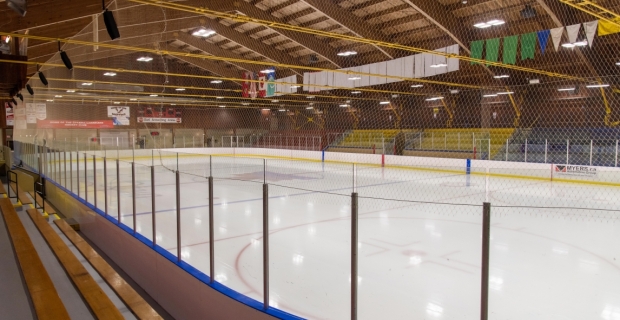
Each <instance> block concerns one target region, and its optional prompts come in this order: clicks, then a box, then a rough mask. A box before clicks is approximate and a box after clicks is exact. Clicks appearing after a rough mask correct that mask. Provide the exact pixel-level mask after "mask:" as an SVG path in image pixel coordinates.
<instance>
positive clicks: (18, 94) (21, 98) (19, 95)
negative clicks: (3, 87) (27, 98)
mask: <svg viewBox="0 0 620 320" xmlns="http://www.w3.org/2000/svg"><path fill="white" fill-rule="evenodd" d="M17 97H18V98H19V100H21V101H24V96H23V95H22V94H21V93H17Z"/></svg>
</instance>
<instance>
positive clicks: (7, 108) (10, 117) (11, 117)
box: [4, 102, 15, 126]
mask: <svg viewBox="0 0 620 320" xmlns="http://www.w3.org/2000/svg"><path fill="white" fill-rule="evenodd" d="M4 112H5V114H6V125H7V126H12V125H13V124H14V123H15V114H14V113H13V107H12V106H11V104H10V103H8V102H5V103H4Z"/></svg>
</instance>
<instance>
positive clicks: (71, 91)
mask: <svg viewBox="0 0 620 320" xmlns="http://www.w3.org/2000/svg"><path fill="white" fill-rule="evenodd" d="M67 92H68V93H74V92H75V90H67Z"/></svg>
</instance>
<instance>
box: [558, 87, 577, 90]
mask: <svg viewBox="0 0 620 320" xmlns="http://www.w3.org/2000/svg"><path fill="white" fill-rule="evenodd" d="M573 90H575V88H574V87H573V88H560V89H558V91H573Z"/></svg>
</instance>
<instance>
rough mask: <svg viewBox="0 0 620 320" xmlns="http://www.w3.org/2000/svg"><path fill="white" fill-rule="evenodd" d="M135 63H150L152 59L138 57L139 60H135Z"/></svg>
mask: <svg viewBox="0 0 620 320" xmlns="http://www.w3.org/2000/svg"><path fill="white" fill-rule="evenodd" d="M136 61H140V62H150V61H153V58H152V57H140V58H138V59H136Z"/></svg>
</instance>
